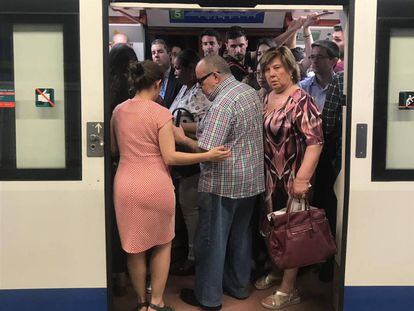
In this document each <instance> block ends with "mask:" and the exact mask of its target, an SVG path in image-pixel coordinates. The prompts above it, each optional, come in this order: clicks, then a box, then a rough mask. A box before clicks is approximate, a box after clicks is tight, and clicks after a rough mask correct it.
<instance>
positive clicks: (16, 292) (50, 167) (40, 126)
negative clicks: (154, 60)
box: [0, 0, 414, 311]
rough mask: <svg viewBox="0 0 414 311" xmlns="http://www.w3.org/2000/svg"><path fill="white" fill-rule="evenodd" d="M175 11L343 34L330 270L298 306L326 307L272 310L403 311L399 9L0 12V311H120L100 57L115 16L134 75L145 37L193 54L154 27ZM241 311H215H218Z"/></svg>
mask: <svg viewBox="0 0 414 311" xmlns="http://www.w3.org/2000/svg"><path fill="white" fill-rule="evenodd" d="M186 10H187V11H189V10H195V11H197V12H212V11H213V12H217V14H219V13H220V12H228V11H231V12H244V13H246V12H247V13H249V12H251V13H254V12H263V14H264V15H263V16H264V18H265V19H266V16H273V18H270V24H269V25H266V21H262V22H261V23H262V24H261V25H259V26H257V25H256V26H255V25H254V24H241V25H242V26H244V27H245V28H246V29H247V30H248V31H249V33H250V34H251V35H252V37H254V36H255V35H256V36H260V35H261V34H263V33H266V35H270V34H273V33H275V32H280V31H282V29H283V21H284V18H285V16H286V14H290V15H291V16H292V15H293V16H295V12H322V11H325V10H327V11H332V12H333V13H334V15H333V16H334V17H333V20H335V21H337V22H340V23H341V24H342V27H343V29H344V32H345V35H346V50H345V86H344V92H345V94H346V106H344V107H343V117H342V121H343V126H342V128H343V130H342V167H341V172H340V175H339V177H338V179H337V181H336V184H335V191H336V194H337V197H338V207H337V210H338V213H337V214H338V215H337V228H336V239H337V245H338V255H337V256H336V258H335V262H336V271H335V276H334V282H333V283H332V284H331V285H330V286H329V288H328V287H326V290H325V291H324V292H323V293H321V292H316V294H315V292H313V293H314V294H313V295H312V294H311V295H308V296H309V297H307V298H306V299H307V300H309V301H313V300H318V299H324V300H325V302H326V301H327V303H325V304H312V303H308V304H307V303H305V302H304V303H303V304H300V305H298V306H296V307H293V308H287V309H286V310H304V311H307V310H321V311H325V310H346V311H358V310H376V311H377V310H414V272H413V264H414V247H413V246H412V245H413V243H412V241H411V238H412V236H414V226H413V225H412V219H413V218H414V209H413V203H412V197H413V196H414V183H413V182H414V156H413V155H412V154H411V151H410V150H411V148H412V147H410V146H414V136H413V135H411V130H412V129H413V130H414V115H413V113H414V111H413V107H414V66H413V65H412V64H411V58H410V55H411V52H412V51H414V15H413V12H414V2H413V1H411V0H364V1H362V0H361V1H360V0H279V1H270V0H263V1H260V0H252V1H247V0H246V1H233V0H227V1H225V0H223V1H217V0H212V1H208V0H200V1H192V0H181V1H179V2H174V1H169V0H165V1H150V0H147V1H145V2H138V1H109V0H105V1H100V0H59V1H56V0H55V1H52V0H38V1H28V0H1V4H0V43H1V44H0V310H2V311H3V310H4V311H26V310H42V311H49V310H60V311H69V310H78V311H81V310H82V311H83V310H85V311H92V310H97V311H102V310H113V311H115V310H132V308H133V305H131V306H130V303H129V301H123V300H122V299H119V298H114V295H113V291H112V286H111V282H112V278H111V274H112V254H111V249H112V243H113V241H112V238H111V232H110V231H111V229H110V228H111V223H112V222H113V221H114V219H113V217H112V216H111V213H110V208H111V201H112V182H111V179H112V176H111V166H112V164H111V155H110V148H109V146H110V135H109V123H110V117H111V107H110V104H109V91H108V46H109V44H110V41H111V39H110V38H111V34H112V32H113V31H114V29H116V28H117V27H125V25H117V24H116V20H117V18H116V16H121V17H122V18H129V19H130V20H131V23H134V24H135V26H134V27H135V28H134V30H133V31H132V33H131V36H130V37H133V38H134V39H132V40H133V41H134V42H135V43H134V44H133V47H134V50H135V51H136V53H137V55H138V58H139V59H140V60H142V58H145V57H146V58H148V57H149V55H150V54H149V43H150V42H151V40H152V39H154V38H155V37H162V36H163V35H164V36H170V37H171V38H173V39H176V40H183V34H185V39H184V40H183V41H181V42H182V43H183V44H188V45H189V46H190V45H191V44H193V45H194V44H195V45H198V44H199V41H198V37H197V31H198V30H199V29H202V28H204V27H203V26H205V25H201V24H198V22H197V21H196V22H194V21H191V22H190V24H186V22H185V21H183V20H181V21H177V20H175V21H174V23H175V25H172V22H171V16H172V17H173V18H174V16H173V15H170V16H168V14H178V15H176V16H175V17H176V18H181V15H180V14H181V13H182V12H185V11H186ZM114 12H116V13H114ZM128 12H145V19H146V20H145V21H144V20H142V18H143V16H140V14H137V15H135V16H134V14H133V13H128ZM174 12H175V13H174ZM177 12H179V13H177ZM157 14H159V15H157ZM297 14H300V13H297ZM275 16H280V18H279V19H278V18H277V17H275ZM122 18H119V20H122ZM163 18H165V20H167V24H163ZM110 21H112V22H111V23H112V25H110ZM272 22H275V23H276V25H275V26H274V28H275V29H276V30H275V29H273V28H272V27H273V26H272V25H271V23H272ZM279 22H280V23H279ZM330 22H331V24H329V22H327V23H328V24H327V25H328V26H329V27H330V26H332V20H331V21H330ZM277 23H279V24H277ZM121 24H122V23H121ZM217 24H220V22H217V21H214V18H213V21H211V22H210V24H208V26H209V27H217V28H219V29H221V31H223V29H225V27H227V26H228V25H222V24H221V25H217ZM174 27H175V28H174ZM255 27H256V28H257V29H259V30H255ZM186 28H191V30H189V32H186ZM320 34H323V36H329V34H328V32H326V33H325V32H323V27H322V28H321V29H320ZM298 42H299V43H300V40H299V41H298ZM413 150H414V149H413ZM174 282H175V283H177V282H178V283H179V282H181V281H180V279H179V278H172V281H171V280H170V283H169V284H168V286H167V300H168V299H169V300H170V301H171V300H172V299H174V297H177V296H178V292H177V291H173V290H170V291H168V287H170V288H171V287H172V286H173V284H172V283H174ZM185 282H187V280H186V281H185ZM180 284H181V283H180ZM318 286H319V285H318V284H315V283H312V282H311V283H310V285H309V284H308V288H315V287H318ZM321 286H322V285H321ZM325 294H326V295H327V296H328V298H326V297H325V296H326V295H325ZM257 297H258V296H256V298H257ZM259 298H260V297H259ZM125 299H130V300H131V299H132V300H133V299H134V298H133V297H132V298H131V297H129V298H125ZM173 305H174V303H173ZM180 306H182V305H177V306H176V310H183V311H185V310H194V308H193V309H186V308H184V307H180ZM256 306H257V307H254V306H253V307H252V306H251V305H249V307H246V305H245V304H244V302H243V301H236V300H226V301H225V303H224V305H223V310H229V311H230V310H240V311H250V310H264V309H262V307H261V306H260V299H259V300H257V304H256Z"/></svg>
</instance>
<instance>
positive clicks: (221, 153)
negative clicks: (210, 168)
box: [206, 146, 231, 162]
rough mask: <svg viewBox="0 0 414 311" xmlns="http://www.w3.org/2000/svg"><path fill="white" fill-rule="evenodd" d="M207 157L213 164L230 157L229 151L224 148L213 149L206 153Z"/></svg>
mask: <svg viewBox="0 0 414 311" xmlns="http://www.w3.org/2000/svg"><path fill="white" fill-rule="evenodd" d="M206 153H207V155H208V158H209V159H208V160H209V161H213V162H218V161H223V160H225V159H227V158H228V157H230V156H231V151H230V149H227V148H226V147H224V146H219V147H215V148H213V149H211V150H209V151H207V152H206Z"/></svg>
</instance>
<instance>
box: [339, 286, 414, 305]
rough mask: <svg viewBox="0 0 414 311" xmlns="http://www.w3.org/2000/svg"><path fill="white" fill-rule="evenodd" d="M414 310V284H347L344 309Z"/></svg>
mask: <svg viewBox="0 0 414 311" xmlns="http://www.w3.org/2000/svg"><path fill="white" fill-rule="evenodd" d="M385 310H386V311H390V310H392V311H408V310H414V286H346V287H345V297H344V311H385Z"/></svg>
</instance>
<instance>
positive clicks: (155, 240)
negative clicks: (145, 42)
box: [111, 61, 230, 311]
mask: <svg viewBox="0 0 414 311" xmlns="http://www.w3.org/2000/svg"><path fill="white" fill-rule="evenodd" d="M162 78H163V73H162V71H161V70H160V68H159V66H158V65H157V64H155V63H153V62H151V61H144V62H142V63H138V62H135V63H133V64H131V66H130V78H129V81H130V84H131V86H133V87H134V89H135V91H136V95H135V97H134V98H132V99H128V100H126V101H125V102H123V103H122V104H120V105H118V106H117V107H116V108H115V110H114V112H113V115H112V119H111V139H112V145H111V149H112V153H113V154H117V153H118V152H119V155H120V161H119V166H118V170H117V172H116V175H115V180H114V203H115V212H116V218H117V223H118V228H119V234H120V237H121V243H122V248H123V249H124V250H125V251H126V252H127V253H128V256H127V258H128V269H129V273H130V277H131V280H132V283H133V285H134V288H135V290H136V292H137V295H138V307H137V310H139V311H143V310H148V311H154V310H155V311H156V310H165V311H167V310H173V309H172V308H171V307H168V306H166V305H165V304H164V301H163V292H164V288H165V284H166V281H167V277H168V269H169V264H170V252H171V240H172V239H173V237H174V214H175V197H174V187H173V184H172V181H171V177H170V173H169V170H168V166H167V165H188V164H194V163H198V162H204V161H221V160H225V159H226V158H227V157H228V156H229V155H230V151H229V150H226V149H225V148H224V147H217V148H214V149H212V150H210V151H206V152H202V153H183V152H177V151H175V140H174V131H173V123H172V115H171V113H170V112H169V111H168V109H166V108H164V107H162V106H160V105H159V104H157V103H155V102H154V100H155V99H156V98H157V97H158V94H159V90H160V85H161V82H162ZM151 248H152V258H151V285H152V295H151V299H150V301H149V303H148V301H147V299H146V292H145V278H146V262H145V260H146V259H145V252H146V251H147V250H149V249H151Z"/></svg>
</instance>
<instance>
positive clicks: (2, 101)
mask: <svg viewBox="0 0 414 311" xmlns="http://www.w3.org/2000/svg"><path fill="white" fill-rule="evenodd" d="M14 95H15V93H14V90H8V89H0V108H15V107H16V100H15V97H14Z"/></svg>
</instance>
